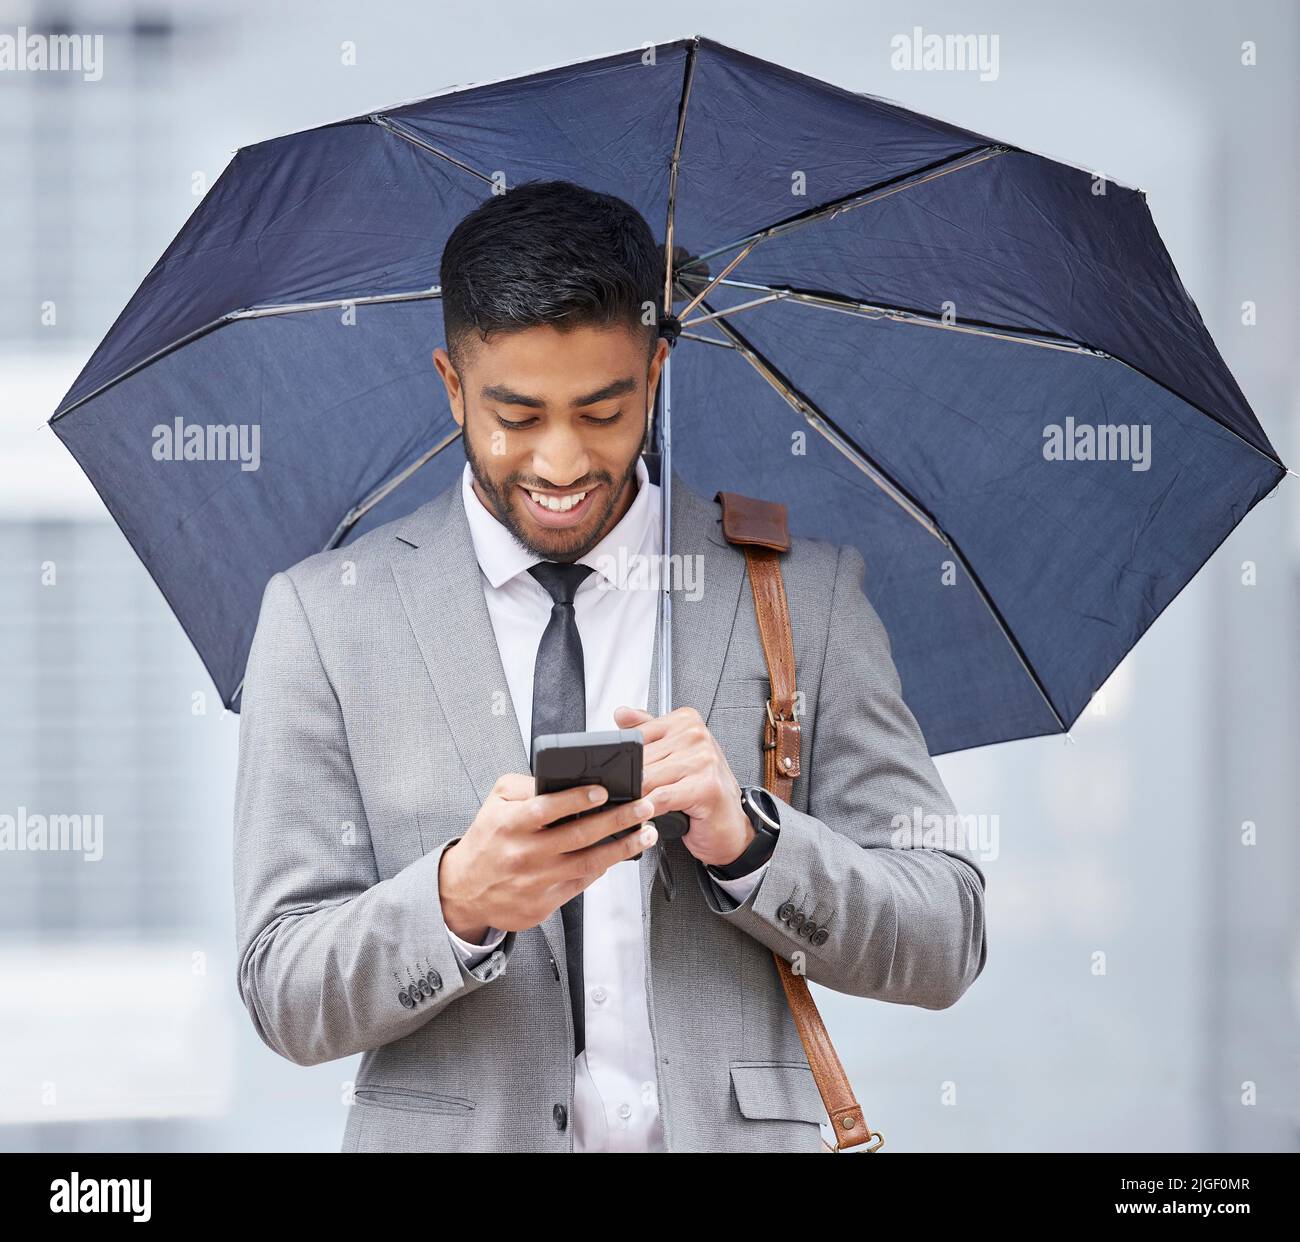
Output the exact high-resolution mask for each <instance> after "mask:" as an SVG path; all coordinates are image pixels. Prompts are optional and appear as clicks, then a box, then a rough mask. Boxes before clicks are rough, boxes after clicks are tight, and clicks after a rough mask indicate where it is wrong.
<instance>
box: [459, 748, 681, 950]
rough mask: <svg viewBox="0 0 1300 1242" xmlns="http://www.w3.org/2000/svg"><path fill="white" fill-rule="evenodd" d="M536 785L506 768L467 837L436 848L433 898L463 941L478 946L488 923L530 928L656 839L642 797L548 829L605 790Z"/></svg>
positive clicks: (602, 797) (503, 928)
mask: <svg viewBox="0 0 1300 1242" xmlns="http://www.w3.org/2000/svg"><path fill="white" fill-rule="evenodd" d="M535 791H536V781H535V780H534V779H533V777H531V776H528V775H525V774H523V773H519V772H508V773H506V775H504V776H502V777H501V779H500V780H498V781H497V783H496V784H495V785H494V786H493V787H492V792H491V793H490V794H489V795H488V797H487V801H485V802H484V803H483V805H482V807H480V808H479V812H478V814H477V815H476V816H475V817H474V822H473V823H472V824H470V826H469V828H468V830H467V831H466V833H465V835H464V836H463V837H461V838H460V840H459V841H457V842H455V844H453V845H452V846H450V847H449V848H448V849H445V850H444V851H443V853H442V858H441V860H440V863H439V867H438V896H439V900H440V901H441V902H442V913H443V920H444V921H445V922H446V924H447V926H448V927H449V928H450V929H451V930H452V931H453V932H454V933H455V934H456V935H457V936H459V937H460V938H461V939H462V940H467V941H469V942H470V943H472V944H478V943H480V942H481V941H482V939H483V938H484V937H485V936H486V935H487V930H488V928H489V927H495V928H497V929H499V930H500V931H523V930H524V929H525V928H529V927H536V926H537V924H539V923H541V922H543V921H544V920H545V919H546V918H548V917H549V916H550V915H551V914H552V913H553V912H554V911H556V910H558V909H559V908H560V907H561V906H562V905H563V904H564V903H565V902H566V901H568V900H570V899H571V898H573V897H576V896H577V895H578V894H579V893H580V892H582V891H583V889H585V888H586V887H587V886H588V885H590V884H591V883H592V882H593V881H594V880H597V879H599V878H600V876H602V875H603V874H604V873H605V871H606V870H607V869H608V868H609V867H612V866H613V865H614V864H615V863H617V862H623V861H624V860H625V859H628V858H635V857H636V855H637V854H639V853H641V852H642V851H643V850H645V849H647V848H649V847H650V846H651V845H653V844H654V843H655V840H656V839H657V837H658V833H657V832H656V831H655V827H654V825H653V824H651V823H648V822H647V821H648V820H649V819H650V817H651V816H652V815H653V813H654V806H653V805H652V804H651V803H650V802H649V801H647V800H645V799H642V800H640V801H637V802H627V803H623V804H621V805H619V806H612V807H608V808H607V809H605V810H603V811H595V812H593V813H592V814H590V815H584V816H583V818H581V819H576V820H573V821H572V822H571V823H567V824H558V825H556V826H555V827H552V826H551V825H552V824H554V822H555V820H557V819H563V818H564V817H565V816H566V815H573V814H575V813H577V812H579V811H591V809H592V807H595V806H599V805H600V804H601V803H602V802H604V801H605V800H606V798H607V797H608V794H607V793H606V791H605V790H604V789H603V788H601V786H599V785H579V786H577V787H576V788H573V789H565V790H562V791H561V792H559V793H549V794H539V793H537V792H535ZM593 794H594V795H595V796H594V797H593ZM637 824H645V827H644V829H643V830H642V831H641V832H630V833H628V835H627V836H625V837H620V838H619V839H618V840H617V841H609V842H607V843H605V844H598V843H599V842H602V841H604V839H605V838H606V837H608V836H610V835H611V834H613V833H615V832H621V831H622V830H623V829H625V828H632V827H634V826H635V825H637Z"/></svg>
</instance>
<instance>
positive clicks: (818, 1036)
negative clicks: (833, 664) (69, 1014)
mask: <svg viewBox="0 0 1300 1242" xmlns="http://www.w3.org/2000/svg"><path fill="white" fill-rule="evenodd" d="M714 499H715V500H718V501H720V502H721V504H722V533H723V534H724V535H725V536H726V539H727V541H728V542H729V543H732V544H735V545H736V546H738V547H740V548H741V549H742V550H743V551H744V553H745V562H746V564H747V566H748V568H749V584H750V587H751V588H752V590H753V593H754V611H755V615H756V616H757V618H758V632H759V637H760V638H761V639H762V643H763V655H764V657H765V658H766V660H767V670H768V681H769V683H770V697H769V699H768V701H767V723H766V725H765V726H764V734H763V784H764V785H765V786H766V788H767V789H768V790H769V791H771V792H772V793H774V794H776V796H777V797H778V798H780V799H782V800H783V801H784V802H789V801H790V795H791V792H792V791H793V789H794V782H795V778H796V777H797V776H798V775H799V771H800V769H799V741H800V727H799V721H798V719H797V718H796V716H795V710H794V709H795V660H794V632H793V630H792V629H791V626H790V609H789V605H788V603H787V601H786V597H785V580H784V579H783V578H782V576H781V561H780V556H781V553H783V552H787V551H789V548H790V533H789V529H788V526H787V523H786V511H785V506H784V505H782V504H777V503H775V502H774V501H767V500H754V499H753V498H751V497H749V496H741V495H739V494H738V493H736V492H718V493H717V495H716V496H715V497H714ZM772 957H773V960H774V961H775V962H776V969H777V973H778V974H779V975H780V976H781V985H782V987H784V989H785V997H786V1001H787V1003H788V1004H789V1006H790V1013H791V1015H792V1016H793V1017H794V1023H795V1026H796V1027H797V1028H798V1031H799V1038H800V1040H801V1041H802V1042H803V1047H804V1052H805V1053H807V1056H808V1064H809V1066H810V1067H811V1068H812V1072H813V1079H814V1080H815V1081H816V1083H817V1090H818V1091H819V1092H820V1093H821V1097H822V1103H823V1104H824V1105H825V1106H826V1115H827V1116H828V1117H829V1118H830V1120H831V1126H832V1128H833V1129H834V1131H835V1142H836V1147H835V1149H834V1150H836V1151H844V1150H845V1149H846V1148H852V1147H859V1146H862V1144H864V1143H870V1144H872V1146H870V1147H866V1148H864V1150H866V1151H879V1150H880V1148H881V1145H882V1144H883V1143H884V1136H883V1135H882V1134H880V1132H879V1131H873V1130H872V1129H871V1127H870V1126H868V1125H867V1121H866V1118H865V1117H864V1116H863V1113H862V1109H861V1107H860V1106H859V1104H858V1101H857V1099H856V1098H855V1097H854V1094H853V1085H852V1084H851V1083H850V1082H849V1077H848V1075H847V1074H846V1073H845V1072H844V1066H843V1065H842V1064H841V1062H840V1058H839V1056H838V1054H837V1053H836V1051H835V1045H834V1044H833V1043H832V1042H831V1037H830V1034H829V1033H828V1032H827V1030H826V1024H825V1023H824V1022H823V1021H822V1016H821V1014H820V1012H818V1009H817V1002H816V1001H814V1000H813V998H812V993H811V992H810V991H809V990H808V981H807V979H805V978H804V976H803V975H801V974H796V973H795V972H794V970H793V969H792V968H791V966H790V963H789V962H787V961H786V960H785V958H783V957H782V956H781V955H780V954H779V953H777V952H775V951H773V953H772Z"/></svg>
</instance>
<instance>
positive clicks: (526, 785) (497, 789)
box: [488, 772, 537, 802]
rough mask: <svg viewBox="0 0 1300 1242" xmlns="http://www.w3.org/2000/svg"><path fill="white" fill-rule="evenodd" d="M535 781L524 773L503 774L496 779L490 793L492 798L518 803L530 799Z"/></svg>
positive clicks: (534, 787) (535, 784)
mask: <svg viewBox="0 0 1300 1242" xmlns="http://www.w3.org/2000/svg"><path fill="white" fill-rule="evenodd" d="M536 786H537V781H536V780H535V779H534V778H533V777H531V776H529V775H528V774H527V773H526V772H504V773H502V774H501V775H500V776H498V777H497V780H496V784H495V785H493V786H492V792H491V793H490V794H489V795H488V796H489V797H493V798H504V799H505V800H506V801H508V802H518V801H521V800H522V799H524V798H531V797H532V796H533V793H534V792H535V790H536Z"/></svg>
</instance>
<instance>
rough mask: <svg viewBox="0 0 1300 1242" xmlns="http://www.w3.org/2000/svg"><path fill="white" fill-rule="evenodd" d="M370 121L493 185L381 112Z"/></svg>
mask: <svg viewBox="0 0 1300 1242" xmlns="http://www.w3.org/2000/svg"><path fill="white" fill-rule="evenodd" d="M370 120H371V121H373V122H374V123H375V124H376V125H378V126H379V127H380V128H381V129H386V130H387V131H388V132H389V133H390V134H395V135H396V136H397V137H398V138H405V139H406V141H407V142H409V143H410V144H411V145H412V146H416V147H419V148H420V149H421V150H422V151H428V152H429V154H430V155H436V156H437V157H438V158H439V159H441V160H446V161H447V163H448V164H454V165H455V166H456V167H457V168H459V169H461V170H462V171H463V172H467V173H469V174H470V176H472V177H477V178H478V179H479V180H480V181H486V182H487V183H488V185H492V178H491V177H488V176H485V175H484V174H483V173H481V172H479V170H478V169H477V168H471V167H470V166H469V165H468V164H466V163H464V162H463V161H461V160H458V159H457V158H456V157H455V156H454V155H448V154H447V152H446V151H441V150H439V149H438V148H437V147H435V146H434V145H433V143H431V142H426V141H425V140H424V139H423V138H421V137H420V136H419V135H418V134H413V133H412V132H411V131H410V130H409V129H407V128H406V126H405V125H402V124H401V123H400V122H398V121H394V120H391V119H390V118H388V117H386V116H384V115H383V113H381V112H372V113H371V114H370Z"/></svg>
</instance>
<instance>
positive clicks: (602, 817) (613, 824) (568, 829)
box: [546, 798, 655, 854]
mask: <svg viewBox="0 0 1300 1242" xmlns="http://www.w3.org/2000/svg"><path fill="white" fill-rule="evenodd" d="M654 813H655V809H654V803H653V802H651V801H650V800H649V799H642V798H638V799H637V800H636V801H634V802H620V803H618V804H617V805H615V806H611V807H606V808H605V810H603V811H596V812H594V813H593V814H591V815H584V816H583V817H582V818H581V819H575V820H574V821H573V822H572V823H568V824H560V825H558V826H557V827H555V828H552V829H551V830H550V834H549V835H548V836H547V837H546V844H547V845H548V847H550V848H552V849H554V851H555V852H556V853H557V854H569V853H573V852H574V851H576V850H583V849H586V848H587V847H588V846H591V845H594V844H595V843H596V842H597V841H603V840H604V839H605V838H606V837H608V836H610V835H612V834H613V833H615V832H621V831H622V830H623V829H624V828H631V827H632V826H633V825H635V824H643V823H645V821H646V820H648V819H649V818H650V816H652V815H653V814H654Z"/></svg>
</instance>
